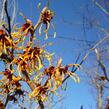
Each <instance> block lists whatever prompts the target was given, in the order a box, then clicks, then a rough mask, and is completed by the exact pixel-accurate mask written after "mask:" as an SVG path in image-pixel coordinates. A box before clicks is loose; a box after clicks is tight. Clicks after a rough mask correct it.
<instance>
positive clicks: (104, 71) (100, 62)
mask: <svg viewBox="0 0 109 109" xmlns="http://www.w3.org/2000/svg"><path fill="white" fill-rule="evenodd" d="M95 53H96V57H97V61H98V63H99V65H100V67H101V69H102V71H103V73H104V76H105V79H106V80H107V81H109V78H108V76H107V72H106V67H105V65H104V64H103V62H102V61H101V59H100V55H99V52H98V50H97V49H95Z"/></svg>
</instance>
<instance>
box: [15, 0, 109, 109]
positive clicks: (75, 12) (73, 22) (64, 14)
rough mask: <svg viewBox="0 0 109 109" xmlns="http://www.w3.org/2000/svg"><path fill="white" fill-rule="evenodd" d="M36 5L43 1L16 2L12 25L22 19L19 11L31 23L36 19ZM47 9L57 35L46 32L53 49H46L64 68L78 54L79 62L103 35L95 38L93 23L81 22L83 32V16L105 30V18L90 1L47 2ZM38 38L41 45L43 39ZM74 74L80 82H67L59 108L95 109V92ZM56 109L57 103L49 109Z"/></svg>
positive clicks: (84, 80)
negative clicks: (61, 61)
mask: <svg viewBox="0 0 109 109" xmlns="http://www.w3.org/2000/svg"><path fill="white" fill-rule="evenodd" d="M39 2H41V8H43V6H45V5H46V0H16V4H17V5H16V6H17V17H16V22H21V23H22V22H23V18H22V17H21V16H19V12H23V14H24V15H25V16H27V18H29V19H31V20H32V21H33V23H34V24H35V23H36V21H37V20H38V17H39V10H38V8H37V5H38V3H39ZM88 4H90V5H88ZM50 8H51V9H52V10H53V11H54V12H55V16H54V18H53V20H52V22H53V24H54V26H55V28H56V33H57V36H56V38H55V39H54V38H53V36H52V35H53V29H51V30H50V31H49V34H50V37H49V39H48V40H47V42H53V46H51V47H48V50H49V51H50V52H55V59H56V60H57V59H59V58H60V57H62V58H63V64H64V65H65V64H69V63H75V61H76V58H77V56H78V55H79V53H81V58H80V60H81V59H82V57H83V56H84V53H86V52H87V50H88V49H89V48H90V47H91V46H93V44H94V43H96V42H97V41H98V40H99V39H100V38H101V37H102V35H103V33H101V34H102V35H98V32H99V30H98V29H96V28H95V27H94V24H93V23H90V25H89V24H87V23H86V22H85V26H86V27H87V29H86V30H84V28H83V26H84V25H83V20H84V19H83V17H84V16H85V17H86V15H87V18H90V20H92V21H96V22H95V24H96V23H98V24H100V25H102V26H103V27H107V25H106V24H107V23H106V24H105V23H103V20H104V19H107V18H106V17H104V14H103V13H102V12H101V11H100V10H99V9H98V8H97V7H96V6H95V5H94V4H93V3H92V0H51V2H50ZM88 8H89V9H91V10H88ZM86 9H87V10H86ZM101 17H102V19H101ZM91 26H92V27H93V28H94V29H93V28H91ZM95 35H96V36H95ZM41 38H42V39H41V41H43V42H42V43H44V42H45V41H44V40H43V38H44V36H41ZM86 40H88V41H90V42H91V43H90V44H91V46H88V45H87V43H86ZM93 41H94V43H93ZM86 64H87V62H86ZM83 68H84V67H83ZM77 73H78V75H79V76H80V78H81V82H80V83H79V84H76V83H74V81H73V80H72V79H69V80H68V81H67V91H63V92H62V96H65V98H64V99H63V100H62V109H80V106H81V105H84V109H95V101H94V100H95V98H94V97H93V96H94V93H95V92H94V91H91V90H92V89H91V88H90V87H89V86H88V84H87V82H86V79H87V77H86V76H83V72H82V71H81V70H80V71H78V72H77ZM81 75H82V76H81ZM59 106H60V104H59V103H57V104H56V106H54V108H53V109H58V108H59Z"/></svg>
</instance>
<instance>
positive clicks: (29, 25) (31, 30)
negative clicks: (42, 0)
mask: <svg viewBox="0 0 109 109" xmlns="http://www.w3.org/2000/svg"><path fill="white" fill-rule="evenodd" d="M20 31H21V32H23V33H24V34H23V35H24V36H27V35H28V33H30V34H31V35H32V36H33V33H34V27H33V24H32V22H31V20H29V19H27V20H26V23H25V24H23V25H22V26H21V28H20Z"/></svg>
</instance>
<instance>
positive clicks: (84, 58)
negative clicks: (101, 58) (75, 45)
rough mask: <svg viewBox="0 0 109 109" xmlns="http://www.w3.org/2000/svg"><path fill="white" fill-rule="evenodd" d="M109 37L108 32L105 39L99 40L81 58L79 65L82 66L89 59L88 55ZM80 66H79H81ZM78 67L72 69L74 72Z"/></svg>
mask: <svg viewBox="0 0 109 109" xmlns="http://www.w3.org/2000/svg"><path fill="white" fill-rule="evenodd" d="M108 38H109V34H107V35H106V36H105V37H104V38H103V39H101V40H100V41H98V42H97V43H96V44H95V45H94V46H93V47H92V48H90V49H89V51H88V52H87V53H86V54H85V55H84V57H83V59H82V60H81V62H80V63H79V65H80V66H81V65H82V64H83V62H84V61H85V60H86V59H87V57H88V56H89V54H90V53H91V52H92V51H93V50H94V49H95V48H96V47H98V46H99V45H100V44H101V43H103V42H104V41H106V40H107V39H108ZM80 66H78V68H79V67H80ZM78 68H75V69H74V70H73V71H71V72H72V73H74V72H76V71H77V69H78ZM69 77H70V76H69V75H68V76H67V77H66V78H65V79H64V80H63V82H62V83H64V82H65V81H66V80H67V79H68V78H69Z"/></svg>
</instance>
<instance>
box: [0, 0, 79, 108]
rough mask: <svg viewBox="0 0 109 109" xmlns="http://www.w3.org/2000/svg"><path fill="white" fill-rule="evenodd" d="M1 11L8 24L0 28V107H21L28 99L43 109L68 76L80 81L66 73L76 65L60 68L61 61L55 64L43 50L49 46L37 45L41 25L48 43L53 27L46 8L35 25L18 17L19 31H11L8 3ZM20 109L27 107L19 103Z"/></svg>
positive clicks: (73, 75)
mask: <svg viewBox="0 0 109 109" xmlns="http://www.w3.org/2000/svg"><path fill="white" fill-rule="evenodd" d="M2 12H3V15H1V20H2V19H3V18H4V12H5V14H6V18H5V19H6V21H7V24H6V22H5V21H4V22H3V21H1V22H3V24H2V25H1V29H0V59H1V64H4V65H3V66H2V69H1V73H0V75H1V80H0V96H1V97H0V103H1V104H0V105H2V108H3V109H4V108H6V107H7V105H8V104H9V103H10V102H13V103H19V105H20V104H21V103H23V102H24V101H25V99H27V98H28V100H33V101H37V102H38V106H37V107H38V108H40V109H44V108H45V106H44V103H45V102H46V101H47V99H48V97H49V96H51V95H52V94H55V93H57V90H58V89H59V88H60V87H61V86H62V84H63V81H65V80H64V79H66V77H67V76H69V77H72V79H73V80H74V81H75V82H79V81H80V80H79V77H78V76H77V75H76V74H75V73H74V72H71V71H70V70H69V68H71V67H74V68H75V67H76V69H78V67H79V65H78V64H68V65H65V66H63V65H62V59H61V58H60V59H59V60H58V61H57V63H56V64H54V62H52V57H53V54H52V53H49V52H48V51H46V50H45V47H46V46H47V45H49V44H47V43H45V44H44V45H41V44H39V43H38V39H37V37H36V35H35V32H36V30H37V29H38V27H39V33H40V34H41V33H42V26H43V25H45V29H44V34H45V39H46V40H47V39H48V31H49V29H50V27H51V26H52V25H51V20H52V18H53V15H54V13H53V12H52V11H51V10H50V9H49V8H48V7H47V6H45V7H44V8H43V9H42V11H41V12H40V15H39V19H38V21H37V23H36V24H35V25H33V23H32V21H31V20H30V19H28V18H27V17H26V16H24V15H23V14H21V15H22V16H23V18H24V20H25V23H24V24H22V25H21V26H20V27H18V28H12V24H11V23H12V22H11V17H10V14H9V13H8V4H7V0H4V2H3V10H2ZM55 34H56V33H54V36H55ZM26 87H28V88H27V89H26ZM19 100H21V101H19ZM36 104H37V103H36ZM27 106H28V105H27ZM21 108H26V107H24V106H23V104H22V105H21Z"/></svg>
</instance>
